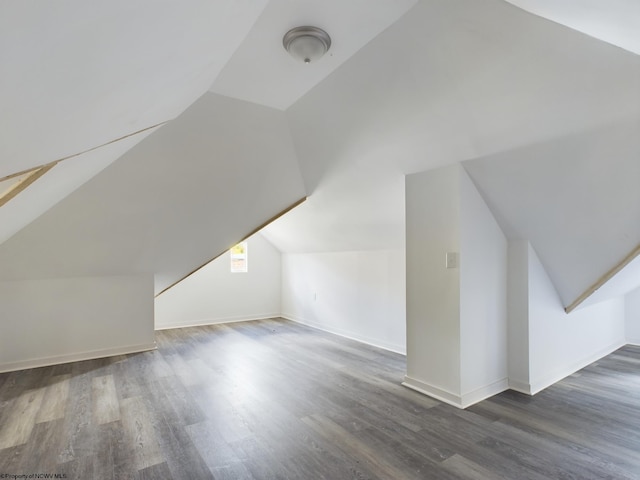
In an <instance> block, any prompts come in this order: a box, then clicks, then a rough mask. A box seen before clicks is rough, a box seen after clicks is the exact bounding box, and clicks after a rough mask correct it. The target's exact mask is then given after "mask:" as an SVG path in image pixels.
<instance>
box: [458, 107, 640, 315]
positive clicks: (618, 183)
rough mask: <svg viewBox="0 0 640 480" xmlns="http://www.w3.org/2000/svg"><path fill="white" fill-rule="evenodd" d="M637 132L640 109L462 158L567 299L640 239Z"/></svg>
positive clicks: (509, 231) (625, 287)
mask: <svg viewBox="0 0 640 480" xmlns="http://www.w3.org/2000/svg"><path fill="white" fill-rule="evenodd" d="M639 133H640V117H639V118H638V119H636V120H634V121H628V122H623V123H618V124H614V125H609V126H606V127H602V128H599V129H595V130H589V131H585V132H584V133H580V134H574V135H568V136H564V137H561V138H558V139H554V140H549V141H545V142H541V143H537V144H533V145H528V146H526V147H521V148H518V149H515V150H511V151H506V152H501V153H499V154H494V155H490V156H488V157H486V158H483V159H476V160H472V161H469V162H465V163H464V166H465V168H466V170H467V172H469V175H470V176H471V178H472V179H473V181H474V182H475V183H476V185H477V186H478V188H479V189H480V191H481V193H482V195H483V196H484V197H485V199H486V200H487V203H488V204H489V206H490V207H491V209H492V210H493V212H494V214H495V216H496V219H497V220H498V222H499V223H500V225H501V227H502V229H503V231H504V232H505V234H506V235H507V236H508V237H510V238H524V239H528V240H529V241H530V242H531V244H532V246H533V247H534V249H535V250H536V252H537V253H538V256H539V257H540V259H541V261H542V263H543V264H544V266H545V269H546V270H547V272H548V273H549V276H550V277H551V278H552V280H553V282H554V284H555V286H556V289H557V290H558V293H559V294H560V297H561V298H562V301H563V302H564V304H565V306H566V305H569V304H571V303H572V302H573V301H574V300H575V299H576V298H577V297H578V296H579V295H580V294H582V293H583V292H584V291H585V290H586V289H587V288H588V287H589V286H591V285H592V284H593V283H595V282H596V281H597V280H598V279H599V278H600V277H601V276H602V275H604V274H605V273H606V272H607V271H609V270H610V269H611V268H613V267H614V266H616V265H617V264H618V263H619V262H620V261H621V260H622V259H623V258H624V257H625V256H626V255H627V254H629V252H631V251H632V250H633V249H634V248H635V247H636V246H637V245H638V244H640V188H638V184H639V182H640V135H639ZM626 276H629V274H628V273H627V274H626ZM638 283H640V277H636V279H635V282H633V281H632V282H631V283H628V282H624V283H620V284H619V286H618V287H616V289H612V288H611V287H609V288H608V289H606V290H604V291H602V292H600V295H599V297H600V298H605V297H604V294H605V293H606V292H607V290H608V293H609V294H611V295H613V294H615V293H618V294H624V293H626V292H627V291H629V290H631V289H632V288H634V287H636V286H637V285H638ZM596 298H597V297H596Z"/></svg>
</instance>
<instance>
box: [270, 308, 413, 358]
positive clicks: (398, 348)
mask: <svg viewBox="0 0 640 480" xmlns="http://www.w3.org/2000/svg"><path fill="white" fill-rule="evenodd" d="M279 316H280V317H281V318H284V319H285V320H290V321H292V322H295V323H299V324H301V325H305V326H307V327H311V328H315V329H316V330H322V331H323V332H327V333H332V334H333V335H338V336H340V337H344V338H348V339H349V340H355V341H356V342H360V343H365V344H367V345H371V346H372V347H376V348H381V349H383V350H388V351H390V352H393V353H399V354H400V355H406V354H407V349H406V346H405V345H397V344H393V343H388V342H384V341H381V340H379V339H376V338H371V337H366V336H364V335H358V334H356V333H353V332H349V331H347V330H341V329H337V328H327V327H325V326H324V325H320V324H317V323H315V322H309V321H307V320H305V319H303V318H300V317H297V316H295V315H292V314H289V313H282V314H280V315H279Z"/></svg>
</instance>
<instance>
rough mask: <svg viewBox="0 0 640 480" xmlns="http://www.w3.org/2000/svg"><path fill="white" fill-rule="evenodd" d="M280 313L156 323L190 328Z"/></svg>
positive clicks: (168, 327)
mask: <svg viewBox="0 0 640 480" xmlns="http://www.w3.org/2000/svg"><path fill="white" fill-rule="evenodd" d="M279 317H281V315H280V313H259V314H255V315H243V316H234V317H223V318H208V319H203V320H194V321H188V322H182V323H181V322H178V323H170V324H163V325H156V326H155V329H156V330H171V329H172V328H189V327H204V326H207V325H218V324H221V323H237V322H251V321H254V320H268V319H270V318H279Z"/></svg>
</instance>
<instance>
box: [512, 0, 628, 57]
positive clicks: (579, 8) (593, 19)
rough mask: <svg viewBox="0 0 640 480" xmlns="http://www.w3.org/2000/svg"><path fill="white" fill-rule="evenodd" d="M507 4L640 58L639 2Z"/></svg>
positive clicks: (522, 0)
mask: <svg viewBox="0 0 640 480" xmlns="http://www.w3.org/2000/svg"><path fill="white" fill-rule="evenodd" d="M506 1H508V2H509V3H512V4H514V5H517V6H518V7H520V8H522V9H524V10H527V11H529V12H531V13H534V14H536V15H539V16H541V17H544V18H547V19H549V20H552V21H554V22H557V23H559V24H561V25H566V26H567V27H569V28H573V29H574V30H577V31H579V32H583V33H586V34H587V35H590V36H592V37H593V38H597V39H599V40H603V41H605V42H608V43H610V44H611V45H617V46H618V47H620V48H624V49H625V50H628V51H630V52H633V53H636V54H638V55H640V2H638V1H637V0H506Z"/></svg>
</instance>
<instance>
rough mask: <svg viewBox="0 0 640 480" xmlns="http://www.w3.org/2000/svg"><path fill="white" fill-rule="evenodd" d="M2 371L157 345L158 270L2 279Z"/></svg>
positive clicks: (0, 306)
mask: <svg viewBox="0 0 640 480" xmlns="http://www.w3.org/2000/svg"><path fill="white" fill-rule="evenodd" d="M0 310H1V312H2V313H1V318H2V334H1V335H0V371H10V370H20V369H23V368H32V367H38V366H43V365H51V364H56V363H63V362H68V361H76V360H85V359H88V358H97V357H104V356H109V355H116V354H122V353H131V352H136V351H142V350H148V349H151V348H154V347H155V341H154V332H153V276H152V275H139V276H126V277H125V276H117V277H83V278H54V279H44V280H26V281H16V282H0Z"/></svg>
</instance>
